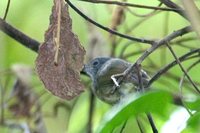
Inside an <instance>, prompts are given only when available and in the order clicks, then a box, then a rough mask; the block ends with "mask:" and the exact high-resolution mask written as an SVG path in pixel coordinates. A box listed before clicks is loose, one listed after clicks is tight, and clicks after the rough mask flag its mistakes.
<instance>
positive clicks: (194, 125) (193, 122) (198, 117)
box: [187, 112, 200, 128]
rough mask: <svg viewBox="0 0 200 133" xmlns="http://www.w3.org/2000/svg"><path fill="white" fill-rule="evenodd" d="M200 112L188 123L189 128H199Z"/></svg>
mask: <svg viewBox="0 0 200 133" xmlns="http://www.w3.org/2000/svg"><path fill="white" fill-rule="evenodd" d="M199 124H200V112H196V113H194V114H193V115H192V116H191V117H190V118H189V119H188V121H187V127H192V128H199Z"/></svg>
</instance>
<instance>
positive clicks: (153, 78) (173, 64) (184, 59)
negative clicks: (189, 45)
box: [147, 48, 200, 87]
mask: <svg viewBox="0 0 200 133" xmlns="http://www.w3.org/2000/svg"><path fill="white" fill-rule="evenodd" d="M199 52H200V48H199V49H195V50H192V51H190V52H188V53H186V54H184V55H183V56H181V57H179V58H178V59H179V61H181V62H182V61H186V60H187V59H191V58H194V57H199ZM193 54H198V55H196V56H194V57H190V56H191V55H193ZM175 65H177V61H176V60H174V61H173V62H171V63H169V64H168V65H167V66H165V67H163V68H162V69H160V70H159V71H158V72H157V73H156V74H154V75H153V76H152V78H151V79H150V81H149V83H148V85H147V86H148V87H149V86H151V84H152V83H153V82H154V81H156V80H157V79H158V78H159V77H160V76H161V75H162V74H164V73H165V72H167V71H168V70H169V69H171V68H172V67H174V66H175Z"/></svg>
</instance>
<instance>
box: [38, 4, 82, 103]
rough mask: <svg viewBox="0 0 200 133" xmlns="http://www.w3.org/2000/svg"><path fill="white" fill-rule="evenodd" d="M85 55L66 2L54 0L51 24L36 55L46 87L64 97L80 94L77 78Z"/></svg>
mask: <svg viewBox="0 0 200 133" xmlns="http://www.w3.org/2000/svg"><path fill="white" fill-rule="evenodd" d="M84 55H85V50H84V48H83V47H82V46H81V45H80V42H79V40H78V38H77V36H76V35H75V34H74V33H73V32H72V22H71V18H70V16H69V12H68V6H67V5H65V3H64V1H63V0H54V6H53V9H52V14H51V17H50V26H49V28H48V30H47V32H46V34H45V42H44V43H43V44H42V45H41V46H40V48H39V51H38V57H37V59H36V69H37V72H38V75H39V77H40V79H41V80H42V81H43V83H44V85H45V87H46V88H47V89H48V90H49V91H50V92H52V93H53V94H54V95H56V96H58V97H60V98H63V99H72V98H74V97H75V96H77V95H79V94H80V93H81V92H82V91H83V88H84V87H83V84H82V83H81V82H80V71H81V69H82V67H83V59H84Z"/></svg>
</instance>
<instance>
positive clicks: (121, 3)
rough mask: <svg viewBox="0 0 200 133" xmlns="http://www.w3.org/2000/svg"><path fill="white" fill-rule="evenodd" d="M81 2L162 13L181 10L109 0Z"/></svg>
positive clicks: (85, 0) (86, 0)
mask: <svg viewBox="0 0 200 133" xmlns="http://www.w3.org/2000/svg"><path fill="white" fill-rule="evenodd" d="M79 1H84V2H90V3H95V4H111V5H118V6H129V7H135V8H143V9H153V10H162V11H175V12H177V11H179V10H181V9H176V8H163V7H154V6H145V5H138V4H132V3H128V2H120V1H108V0H79Z"/></svg>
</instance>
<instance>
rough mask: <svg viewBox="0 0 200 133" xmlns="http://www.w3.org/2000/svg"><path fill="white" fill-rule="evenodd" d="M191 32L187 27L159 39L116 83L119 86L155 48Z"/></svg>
mask: <svg viewBox="0 0 200 133" xmlns="http://www.w3.org/2000/svg"><path fill="white" fill-rule="evenodd" d="M189 32H191V27H190V26H187V27H184V28H182V29H180V30H177V31H175V32H173V33H171V34H169V35H168V36H166V37H165V38H163V39H161V40H160V41H157V42H155V43H154V44H153V46H152V47H151V48H149V49H147V50H146V51H145V52H144V54H143V55H142V56H141V57H139V59H138V60H137V61H136V62H135V63H134V64H132V65H131V66H130V67H129V68H127V69H126V70H125V71H124V72H123V75H124V76H122V77H121V78H119V80H118V83H119V84H120V83H121V82H122V81H123V80H124V78H125V77H126V76H127V75H128V74H129V73H130V72H131V71H132V70H133V69H134V68H135V66H138V65H140V64H141V63H142V62H143V61H144V59H146V57H148V56H149V55H150V54H151V53H153V52H154V51H155V50H156V49H157V48H159V47H160V46H162V45H164V44H165V43H166V42H170V41H171V40H173V39H174V38H177V37H178V36H182V35H184V34H187V33H189Z"/></svg>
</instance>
